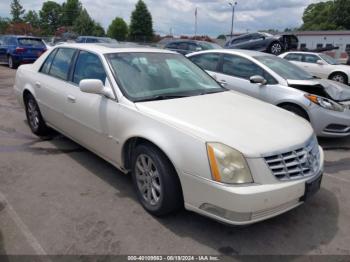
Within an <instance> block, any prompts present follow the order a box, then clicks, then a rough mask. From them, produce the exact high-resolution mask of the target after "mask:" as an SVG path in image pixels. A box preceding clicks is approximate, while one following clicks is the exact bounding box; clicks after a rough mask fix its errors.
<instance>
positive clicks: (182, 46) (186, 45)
mask: <svg viewBox="0 0 350 262" xmlns="http://www.w3.org/2000/svg"><path fill="white" fill-rule="evenodd" d="M177 48H178V49H180V50H188V44H187V43H185V42H183V43H179V44H178V47H177Z"/></svg>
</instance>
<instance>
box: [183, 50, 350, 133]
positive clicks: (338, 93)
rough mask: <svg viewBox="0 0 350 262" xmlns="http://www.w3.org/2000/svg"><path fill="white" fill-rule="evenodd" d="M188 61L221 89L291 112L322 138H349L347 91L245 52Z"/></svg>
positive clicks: (208, 53)
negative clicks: (206, 73) (214, 80)
mask: <svg viewBox="0 0 350 262" xmlns="http://www.w3.org/2000/svg"><path fill="white" fill-rule="evenodd" d="M188 58H189V59H190V60H192V61H193V62H194V63H196V64H197V65H199V66H200V67H201V68H203V69H204V70H206V71H207V72H208V73H209V74H210V75H211V76H212V77H214V78H215V79H216V80H217V81H218V82H220V83H221V85H223V86H225V87H227V88H229V89H232V90H236V91H239V92H242V93H245V94H247V95H250V96H252V97H255V98H258V99H261V100H264V101H266V102H269V103H271V104H274V105H277V106H279V107H281V108H284V109H286V110H288V111H291V112H293V113H295V114H297V115H299V116H301V117H303V118H305V119H307V120H308V121H310V122H311V124H312V126H313V128H314V130H315V132H316V134H317V135H318V136H324V137H344V136H348V135H350V87H348V86H346V85H344V84H341V83H338V82H335V81H331V80H327V79H320V78H316V77H313V76H311V75H310V74H309V73H307V72H306V71H304V70H303V69H301V68H299V67H297V66H296V65H293V64H292V63H290V62H288V61H287V60H284V59H282V58H279V57H276V56H273V55H269V54H265V53H260V52H255V51H246V50H210V51H203V52H197V53H192V54H190V55H188Z"/></svg>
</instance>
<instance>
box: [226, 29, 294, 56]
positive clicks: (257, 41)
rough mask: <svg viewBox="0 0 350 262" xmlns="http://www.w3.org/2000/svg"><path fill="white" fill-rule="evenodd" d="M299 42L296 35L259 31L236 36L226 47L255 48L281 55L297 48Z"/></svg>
mask: <svg viewBox="0 0 350 262" xmlns="http://www.w3.org/2000/svg"><path fill="white" fill-rule="evenodd" d="M298 42H299V41H298V38H297V37H296V36H295V35H288V34H286V35H271V34H268V33H263V32H258V33H250V34H243V35H240V36H237V37H234V38H232V39H230V40H229V41H227V42H226V44H225V48H229V49H246V50H255V51H260V52H267V53H270V54H273V55H280V54H281V53H283V52H285V51H289V50H293V49H297V48H298Z"/></svg>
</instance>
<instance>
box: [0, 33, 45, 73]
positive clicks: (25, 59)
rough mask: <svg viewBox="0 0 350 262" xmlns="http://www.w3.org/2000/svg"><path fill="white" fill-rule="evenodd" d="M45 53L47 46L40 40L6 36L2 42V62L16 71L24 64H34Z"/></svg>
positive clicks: (29, 37)
mask: <svg viewBox="0 0 350 262" xmlns="http://www.w3.org/2000/svg"><path fill="white" fill-rule="evenodd" d="M45 51H46V45H45V43H44V42H43V41H42V40H41V39H40V38H36V37H31V36H14V35H5V36H3V37H2V39H1V41H0V62H2V63H7V64H8V65H9V67H10V68H13V69H15V68H17V67H18V66H19V65H20V64H22V63H33V62H34V61H35V60H36V59H37V58H38V57H39V56H40V55H41V54H42V53H44V52H45Z"/></svg>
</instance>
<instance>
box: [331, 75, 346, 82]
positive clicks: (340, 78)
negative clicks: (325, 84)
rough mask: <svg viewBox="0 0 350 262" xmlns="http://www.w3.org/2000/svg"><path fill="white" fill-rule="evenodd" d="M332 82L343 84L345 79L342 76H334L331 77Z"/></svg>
mask: <svg viewBox="0 0 350 262" xmlns="http://www.w3.org/2000/svg"><path fill="white" fill-rule="evenodd" d="M333 80H334V81H337V82H340V83H344V82H345V79H344V77H343V76H342V75H335V76H334V77H333Z"/></svg>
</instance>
